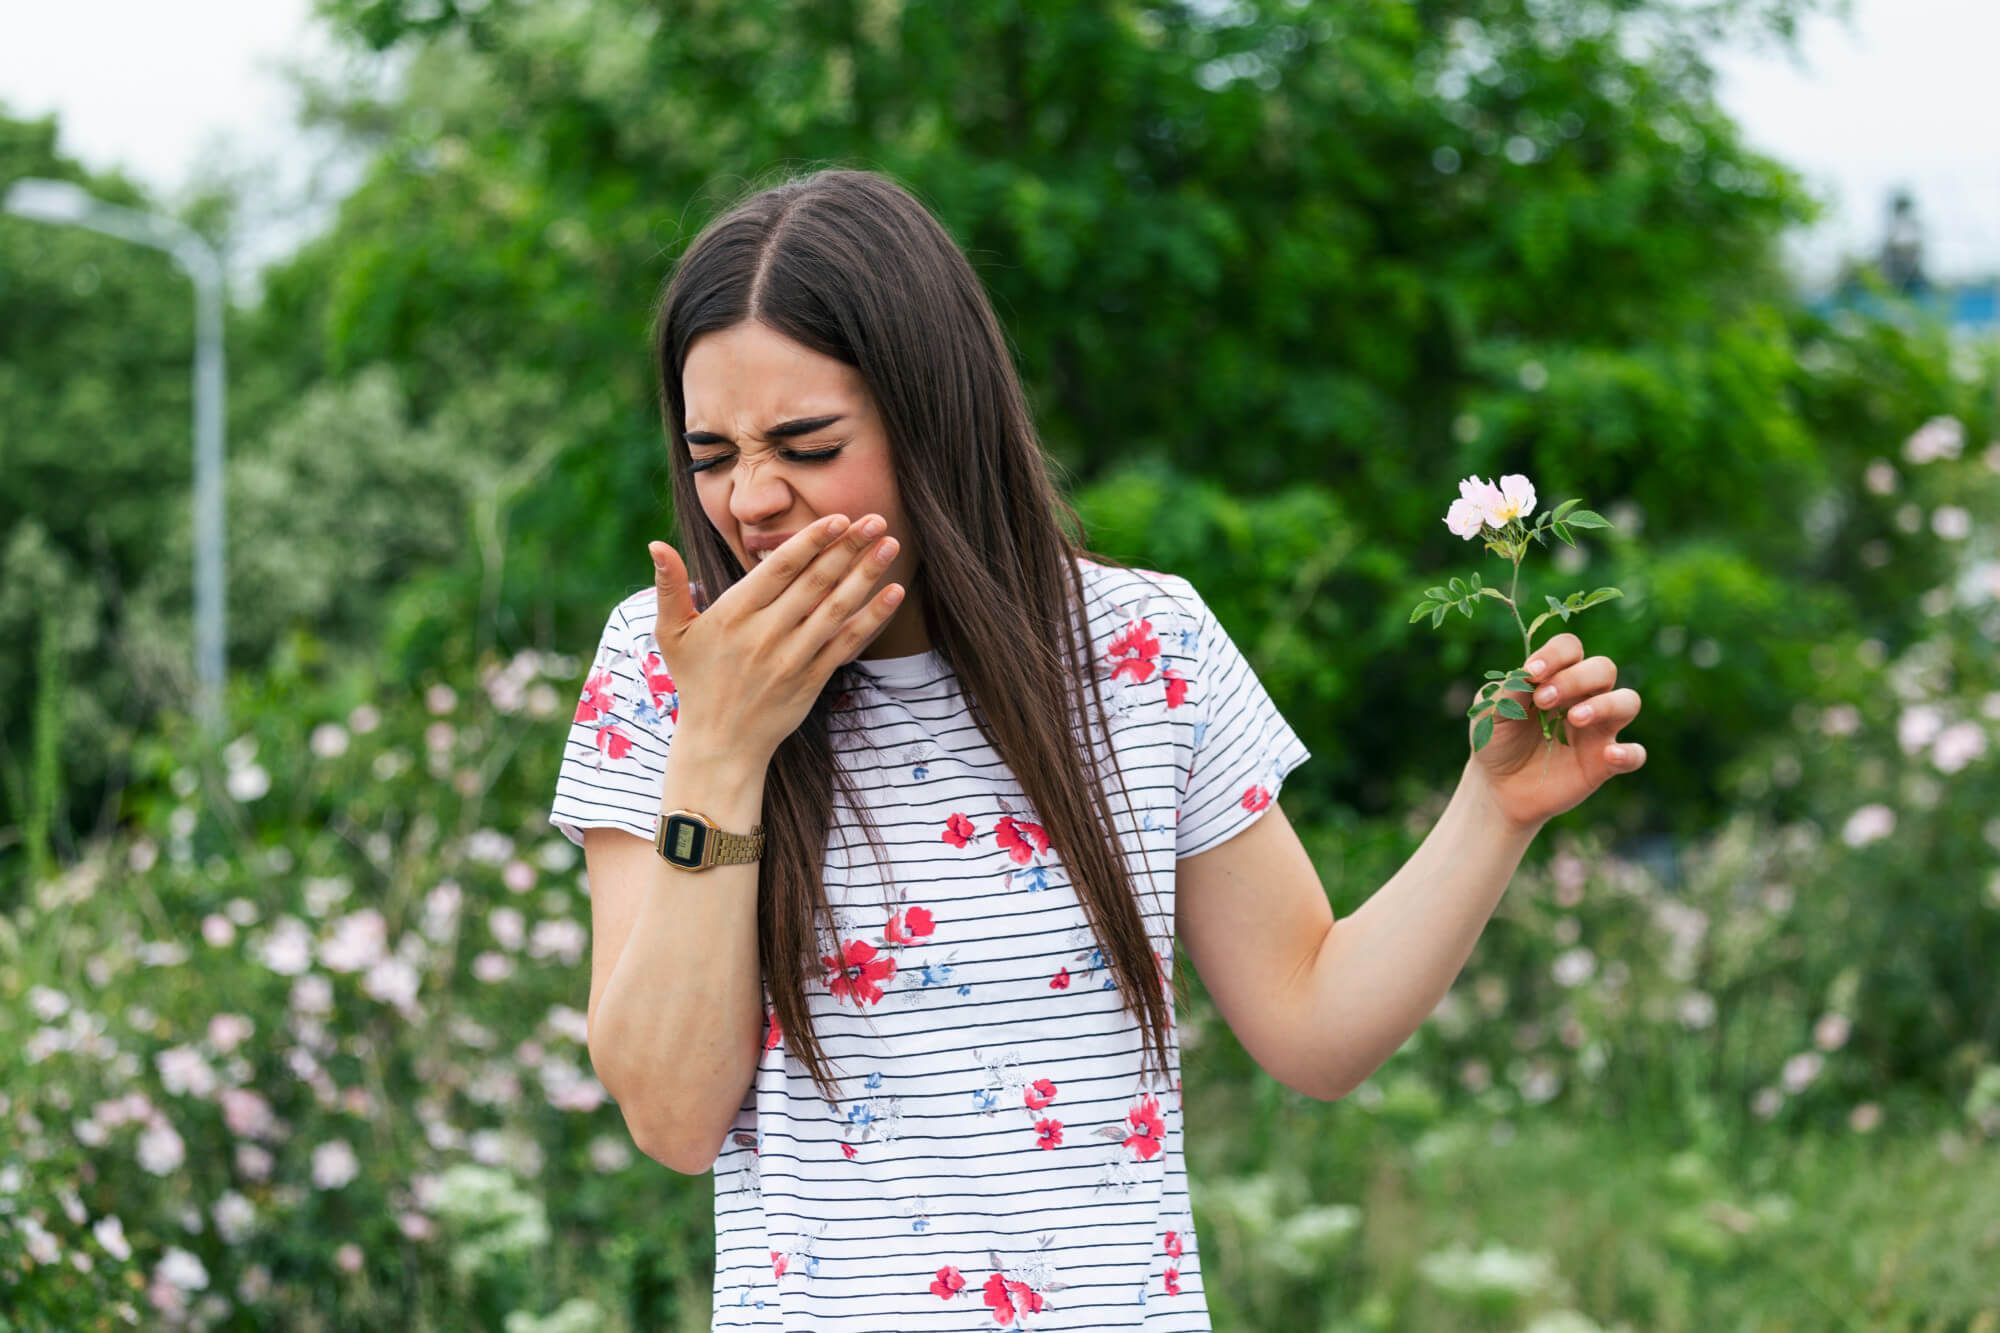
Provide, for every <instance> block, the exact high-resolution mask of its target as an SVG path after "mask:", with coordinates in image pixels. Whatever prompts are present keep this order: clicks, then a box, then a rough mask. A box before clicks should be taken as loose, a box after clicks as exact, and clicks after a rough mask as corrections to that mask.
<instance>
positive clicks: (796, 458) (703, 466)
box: [688, 444, 847, 472]
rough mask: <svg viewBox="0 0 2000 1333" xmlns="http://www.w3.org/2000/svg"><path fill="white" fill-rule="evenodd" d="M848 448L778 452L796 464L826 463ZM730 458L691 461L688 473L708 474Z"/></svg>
mask: <svg viewBox="0 0 2000 1333" xmlns="http://www.w3.org/2000/svg"><path fill="white" fill-rule="evenodd" d="M846 447H847V446H846V445H844V444H836V445H835V446H833V448H831V449H812V450H805V449H780V450H779V451H778V452H779V454H780V455H782V456H783V457H785V458H788V459H790V460H792V461H793V462H795V463H824V462H825V461H826V460H827V459H829V458H832V457H833V456H834V455H835V454H837V453H839V452H840V451H841V450H843V449H845V448H846ZM728 457H729V455H728V454H716V455H715V456H714V457H712V458H696V459H691V460H689V462H688V471H689V472H706V471H708V470H709V469H710V468H712V467H714V466H715V465H716V464H717V463H720V462H722V461H723V460H724V459H726V458H728Z"/></svg>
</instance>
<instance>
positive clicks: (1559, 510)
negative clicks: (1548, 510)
mask: <svg viewBox="0 0 2000 1333" xmlns="http://www.w3.org/2000/svg"><path fill="white" fill-rule="evenodd" d="M1582 503H1583V501H1581V500H1564V501H1563V502H1562V503H1561V504H1559V505H1557V506H1556V511H1555V512H1554V513H1553V514H1549V515H1546V516H1545V517H1547V518H1548V520H1549V521H1550V522H1552V523H1553V522H1559V521H1560V520H1561V519H1562V516H1563V515H1564V514H1567V513H1568V512H1569V511H1570V510H1572V509H1574V508H1576V507H1577V506H1578V505H1580V504H1582Z"/></svg>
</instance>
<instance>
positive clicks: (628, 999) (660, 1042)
mask: <svg viewBox="0 0 2000 1333" xmlns="http://www.w3.org/2000/svg"><path fill="white" fill-rule="evenodd" d="M767 764H768V761H762V760H758V761H754V762H753V760H752V759H751V758H748V757H745V756H744V755H743V754H741V753H738V752H734V751H732V750H731V748H730V747H729V746H728V744H727V743H725V742H720V741H715V742H711V741H709V740H708V739H707V738H706V737H704V736H701V735H698V734H695V733H692V732H684V733H682V734H680V735H678V736H676V738H675V743H674V747H673V749H672V750H671V751H670V752H669V753H668V756H667V765H666V772H665V775H664V778H663V780H662V783H661V793H660V795H661V801H660V805H661V810H662V812H663V813H664V812H665V811H667V810H673V809H681V808H692V809H696V810H700V811H701V812H702V813H703V814H706V815H708V816H709V817H710V818H711V819H714V820H715V821H716V822H717V823H719V824H720V825H722V827H724V828H727V829H747V828H749V827H750V826H751V825H752V824H755V823H757V822H758V821H759V819H761V817H762V809H763V796H764V781H765V773H766V769H767ZM646 859H647V862H648V864H649V867H650V868H649V870H648V872H647V873H648V875H649V878H650V883H648V884H647V886H646V888H645V891H644V892H643V893H642V895H641V901H640V906H639V912H638V915H637V917H636V918H635V919H634V920H633V923H632V929H631V932H630V934H628V935H627V936H626V938H625V939H624V941H623V943H622V947H621V948H620V951H619V954H618V961H617V963H616V965H615V966H614V968H613V970H612V973H611V977H610V979H609V980H608V981H607V982H606V983H605V987H604V995H603V997H602V998H601V999H600V1000H599V1002H598V1006H597V1013H596V1014H595V1015H594V1016H593V1018H592V1024H591V1048H592V1049H591V1058H592V1061H593V1063H594V1065H595V1066H596V1068H597V1073H598V1078H599V1080H600V1081H601V1082H602V1083H603V1084H604V1086H605V1089H606V1090H607V1091H608V1092H610V1093H611V1095H612V1097H613V1099H614V1100H616V1101H617V1103H618V1107H619V1110H620V1111H621V1112H622V1113H623V1114H624V1116H625V1121H626V1123H627V1125H628V1126H630V1127H631V1129H632V1133H633V1138H634V1140H635V1141H637V1142H638V1143H640V1145H641V1146H642V1147H644V1148H645V1149H646V1150H647V1151H648V1153H649V1154H653V1155H656V1156H658V1157H660V1159H661V1160H663V1161H668V1162H669V1164H670V1165H671V1164H673V1163H674V1162H691V1161H692V1160H694V1159H695V1158H699V1157H701V1156H702V1155H703V1154H704V1153H706V1152H707V1151H708V1150H709V1149H711V1148H713V1147H714V1146H715V1143H716V1142H719V1140H720V1137H721V1135H722V1134H723V1133H724V1132H725V1131H726V1129H727V1127H728V1124H729V1121H730V1119H731V1118H733V1117H734V1115H735V1112H736V1108H737V1107H738V1106H739V1105H740V1103H741V1100H742V1095H743V1093H744V1091H745V1089H746V1088H747V1087H748V1086H749V1083H750V1080H751V1078H752V1077H753V1075H754V1073H755V1068H756V1060H757V1053H758V1051H759V1049H760V1048H761V1044H762V1043H761V1036H762V1033H761V1028H762V1025H763V999H762V996H761V994H760V970H759V964H758V954H757V877H758V865H759V863H758V862H746V863H740V864H735V865H718V866H711V867H710V868H708V869H707V870H702V871H689V870H682V869H681V868H679V867H678V866H675V865H673V864H671V863H670V862H668V861H667V860H666V859H665V858H663V857H660V856H657V855H651V856H649V857H647V858H646Z"/></svg>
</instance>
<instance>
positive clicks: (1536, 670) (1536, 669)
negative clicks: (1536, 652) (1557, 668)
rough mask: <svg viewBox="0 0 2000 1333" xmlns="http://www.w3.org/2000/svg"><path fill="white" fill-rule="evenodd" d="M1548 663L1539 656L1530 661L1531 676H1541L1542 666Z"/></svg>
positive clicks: (1529, 670) (1529, 672)
mask: <svg viewBox="0 0 2000 1333" xmlns="http://www.w3.org/2000/svg"><path fill="white" fill-rule="evenodd" d="M1547 665H1548V663H1546V662H1544V661H1542V659H1541V658H1539V657H1538V658H1536V659H1535V660H1534V661H1532V662H1530V663H1528V674H1529V675H1531V676H1539V675H1541V674H1542V668H1543V667H1545V666H1547Z"/></svg>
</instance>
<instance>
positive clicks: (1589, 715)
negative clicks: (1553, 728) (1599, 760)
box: [1563, 686, 1639, 731]
mask: <svg viewBox="0 0 2000 1333" xmlns="http://www.w3.org/2000/svg"><path fill="white" fill-rule="evenodd" d="M1563 716H1564V717H1566V718H1568V719H1569V722H1570V725H1572V726H1576V727H1584V726H1591V727H1610V728H1611V729H1612V730H1613V731H1616V730H1617V729H1618V728H1620V727H1622V726H1624V725H1625V724H1626V723H1628V722H1630V721H1631V720H1632V719H1633V718H1635V717H1637V716H1639V692H1638V691H1637V690H1635V689H1633V688H1631V687H1630V686H1626V687H1625V688H1624V689H1618V690H1607V691H1606V692H1604V693H1603V694H1599V695H1594V696H1592V697H1591V698H1588V699H1585V700H1583V701H1582V702H1581V703H1578V704H1574V705H1572V706H1571V707H1570V710H1569V712H1567V713H1565V714H1563Z"/></svg>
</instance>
